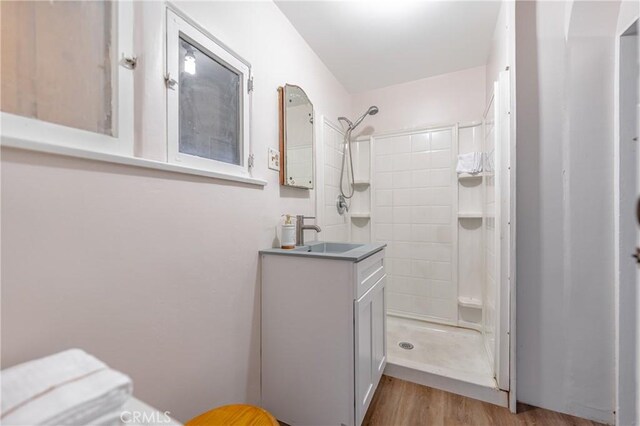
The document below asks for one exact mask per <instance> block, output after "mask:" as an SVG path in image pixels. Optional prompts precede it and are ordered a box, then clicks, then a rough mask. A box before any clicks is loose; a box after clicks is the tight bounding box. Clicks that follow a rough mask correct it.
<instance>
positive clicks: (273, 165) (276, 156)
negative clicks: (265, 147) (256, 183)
mask: <svg viewBox="0 0 640 426" xmlns="http://www.w3.org/2000/svg"><path fill="white" fill-rule="evenodd" d="M267 157H268V158H269V168H270V169H271V170H276V171H280V151H278V150H277V149H274V148H269V154H268V156H267Z"/></svg>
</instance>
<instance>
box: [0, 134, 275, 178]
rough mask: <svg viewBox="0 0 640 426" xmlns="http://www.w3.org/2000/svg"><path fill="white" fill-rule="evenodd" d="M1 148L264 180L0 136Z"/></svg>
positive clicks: (216, 175)
mask: <svg viewBox="0 0 640 426" xmlns="http://www.w3.org/2000/svg"><path fill="white" fill-rule="evenodd" d="M0 145H1V146H3V147H8V148H16V149H23V150H27V151H37V152H45V153H48V154H56V155H64V156H66V157H74V158H82V159H87V160H94V161H102V162H106V163H115V164H123V165H126V166H133V167H143V168H146V169H154V170H161V171H165V172H172V173H182V174H187V175H194V176H204V177H208V178H212V179H221V180H227V181H233V182H241V183H246V184H249V185H256V186H265V185H266V184H267V181H266V180H263V179H257V178H254V177H250V176H240V175H232V174H227V173H221V172H214V171H210V170H202V169H196V168H193V167H185V166H179V165H176V164H169V163H163V162H161V161H155V160H147V159H144V158H139V157H125V156H122V155H116V154H108V153H103V152H95V151H87V150H84V149H78V148H70V147H65V146H60V145H52V144H48V143H43V142H34V141H28V140H21V139H15V138H8V137H6V136H2V138H1V143H0Z"/></svg>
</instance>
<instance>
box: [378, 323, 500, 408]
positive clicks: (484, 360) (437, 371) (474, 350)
mask: <svg viewBox="0 0 640 426" xmlns="http://www.w3.org/2000/svg"><path fill="white" fill-rule="evenodd" d="M407 343H408V344H410V345H412V346H413V347H412V348H411V349H405V348H404V347H403V346H405V347H408V346H407V345H404V344H407ZM401 344H403V345H402V346H401ZM385 374H387V375H388V376H391V377H396V378H398V379H402V380H407V381H410V382H413V383H418V384H421V385H425V386H429V387H433V388H436V389H441V390H444V391H448V392H452V393H456V394H459V395H464V396H467V397H470V398H475V399H479V400H482V401H486V402H490V403H493V404H496V405H500V406H504V407H506V406H507V405H508V398H507V396H508V394H507V392H505V391H502V390H500V389H498V387H497V384H496V381H495V379H494V376H493V371H492V368H491V364H490V361H489V357H488V355H487V353H486V351H485V348H484V345H483V342H482V336H481V334H480V333H479V332H478V331H475V330H468V329H464V328H459V327H453V326H448V325H440V324H435V323H429V322H425V321H419V320H413V319H407V318H400V317H396V316H393V315H387V367H386V369H385Z"/></svg>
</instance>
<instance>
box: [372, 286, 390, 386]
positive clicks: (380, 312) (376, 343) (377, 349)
mask: <svg viewBox="0 0 640 426" xmlns="http://www.w3.org/2000/svg"><path fill="white" fill-rule="evenodd" d="M386 279H387V277H386V275H385V276H384V277H382V279H381V280H380V282H379V283H378V287H379V288H378V289H377V291H376V292H375V294H374V295H373V300H372V301H371V310H372V321H373V367H374V376H373V379H374V380H373V383H374V389H375V388H376V387H377V385H378V382H379V381H380V377H382V373H383V372H384V367H385V366H386V365H387V315H386V314H385V313H386V312H387V290H386V285H385V281H386Z"/></svg>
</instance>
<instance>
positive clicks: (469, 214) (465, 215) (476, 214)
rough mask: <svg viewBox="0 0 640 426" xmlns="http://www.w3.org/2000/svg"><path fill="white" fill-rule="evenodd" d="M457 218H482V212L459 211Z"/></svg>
mask: <svg viewBox="0 0 640 426" xmlns="http://www.w3.org/2000/svg"><path fill="white" fill-rule="evenodd" d="M458 218H459V219H482V213H481V212H467V213H463V212H459V213H458Z"/></svg>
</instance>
